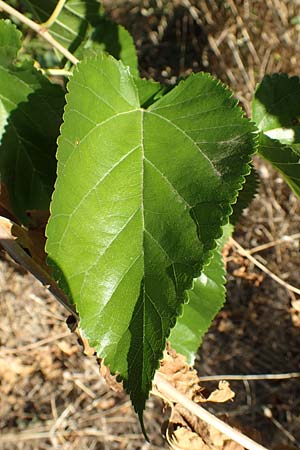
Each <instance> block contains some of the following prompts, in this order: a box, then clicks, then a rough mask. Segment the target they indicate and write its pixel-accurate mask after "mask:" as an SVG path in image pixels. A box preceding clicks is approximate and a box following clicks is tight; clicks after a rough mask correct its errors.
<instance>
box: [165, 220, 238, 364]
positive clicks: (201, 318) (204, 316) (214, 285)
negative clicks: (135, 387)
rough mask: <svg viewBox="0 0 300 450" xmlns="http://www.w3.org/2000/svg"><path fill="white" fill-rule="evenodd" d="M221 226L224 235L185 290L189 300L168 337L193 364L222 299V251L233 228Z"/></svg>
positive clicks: (223, 296)
mask: <svg viewBox="0 0 300 450" xmlns="http://www.w3.org/2000/svg"><path fill="white" fill-rule="evenodd" d="M223 228H224V231H223V235H222V237H221V238H220V239H219V240H218V245H217V247H216V248H215V249H214V250H213V252H212V258H211V260H210V262H209V264H208V265H207V266H205V267H204V268H203V271H202V273H201V275H200V277H198V278H197V279H195V280H194V286H193V289H191V290H190V291H188V297H189V301H188V303H187V304H186V305H184V307H183V314H182V316H181V317H179V319H178V321H177V323H176V325H175V328H173V330H172V331H171V334H170V337H169V341H170V342H171V345H172V347H173V348H174V349H175V350H176V351H177V352H178V353H181V354H182V355H184V356H186V358H187V361H188V363H189V364H191V365H192V364H193V363H194V358H195V354H196V352H197V350H198V348H199V346H200V343H201V340H202V337H203V336H204V334H205V333H206V331H207V330H208V328H209V326H210V324H211V322H212V320H213V319H214V317H215V316H216V314H217V313H218V312H219V311H220V309H221V308H222V306H223V304H224V302H225V297H226V290H225V286H224V284H225V267H224V259H223V255H222V250H223V247H224V245H225V243H226V241H227V240H228V238H229V237H230V236H231V234H232V231H233V227H232V225H229V224H227V225H225V226H224V227H223Z"/></svg>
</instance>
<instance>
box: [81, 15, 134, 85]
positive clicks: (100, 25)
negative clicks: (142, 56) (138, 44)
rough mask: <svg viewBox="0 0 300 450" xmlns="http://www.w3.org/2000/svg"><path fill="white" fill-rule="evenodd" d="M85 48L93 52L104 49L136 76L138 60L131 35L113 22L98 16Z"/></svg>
mask: <svg viewBox="0 0 300 450" xmlns="http://www.w3.org/2000/svg"><path fill="white" fill-rule="evenodd" d="M85 48H87V49H92V50H93V51H94V52H99V51H100V50H102V51H103V50H104V51H106V52H107V53H109V54H110V55H112V56H113V57H114V58H116V59H120V60H121V61H123V63H124V64H125V66H129V67H130V71H131V74H132V75H133V76H136V77H137V76H138V74H139V72H138V60H137V54H136V49H135V45H134V42H133V39H132V36H131V35H130V34H129V33H128V31H127V30H126V29H125V28H124V27H122V26H121V25H118V24H116V23H114V22H111V21H110V20H108V19H106V18H105V17H99V19H98V20H97V26H96V28H95V29H94V30H93V31H92V34H91V36H90V39H89V40H88V42H87V43H86V45H85Z"/></svg>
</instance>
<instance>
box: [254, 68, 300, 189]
mask: <svg viewBox="0 0 300 450" xmlns="http://www.w3.org/2000/svg"><path fill="white" fill-rule="evenodd" d="M252 116H253V119H254V120H255V122H256V124H257V126H258V128H259V130H260V131H261V133H260V136H259V147H258V150H259V152H260V154H261V155H262V156H263V157H264V158H265V159H267V160H268V161H270V162H271V163H272V165H273V166H274V167H275V168H276V169H277V170H279V171H280V173H281V174H282V176H283V177H284V179H285V180H286V182H287V183H288V184H289V186H290V187H291V189H292V190H293V191H294V193H295V194H296V195H297V196H298V197H300V78H299V77H291V78H289V77H288V76H287V75H285V74H275V75H271V76H270V75H267V76H265V77H264V79H263V81H262V82H261V83H260V85H259V86H258V88H257V90H256V93H255V97H254V100H253V104H252Z"/></svg>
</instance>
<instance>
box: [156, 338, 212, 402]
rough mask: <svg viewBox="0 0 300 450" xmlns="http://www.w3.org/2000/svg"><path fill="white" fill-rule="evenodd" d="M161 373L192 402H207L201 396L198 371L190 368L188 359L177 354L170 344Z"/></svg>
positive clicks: (161, 365) (161, 366) (162, 363)
mask: <svg viewBox="0 0 300 450" xmlns="http://www.w3.org/2000/svg"><path fill="white" fill-rule="evenodd" d="M159 371H160V373H162V374H163V375H164V377H165V378H166V379H167V380H168V381H169V383H171V384H172V385H173V386H174V387H175V388H176V389H177V390H178V391H179V392H181V393H182V394H184V395H186V396H187V397H188V398H189V399H190V400H193V401H194V402H199V401H205V399H204V397H203V395H202V394H201V391H202V390H203V388H202V387H201V386H200V385H199V377H198V375H197V372H196V370H195V369H193V368H192V367H191V366H189V365H188V364H187V362H186V358H185V357H184V356H183V355H180V353H176V351H175V350H173V349H172V348H171V346H170V344H169V343H168V344H167V348H166V351H165V353H164V359H163V360H162V361H161V363H160V369H159Z"/></svg>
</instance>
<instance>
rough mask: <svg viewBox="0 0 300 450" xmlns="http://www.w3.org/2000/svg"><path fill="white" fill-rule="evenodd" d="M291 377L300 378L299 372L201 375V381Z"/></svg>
mask: <svg viewBox="0 0 300 450" xmlns="http://www.w3.org/2000/svg"><path fill="white" fill-rule="evenodd" d="M292 378H300V372H290V373H262V374H256V375H255V374H253V375H252V374H251V375H242V374H241V375H208V376H203V377H202V376H201V377H200V380H201V381H223V380H230V381H233V380H234V381H235V380H237V381H256V380H290V379H292Z"/></svg>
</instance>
